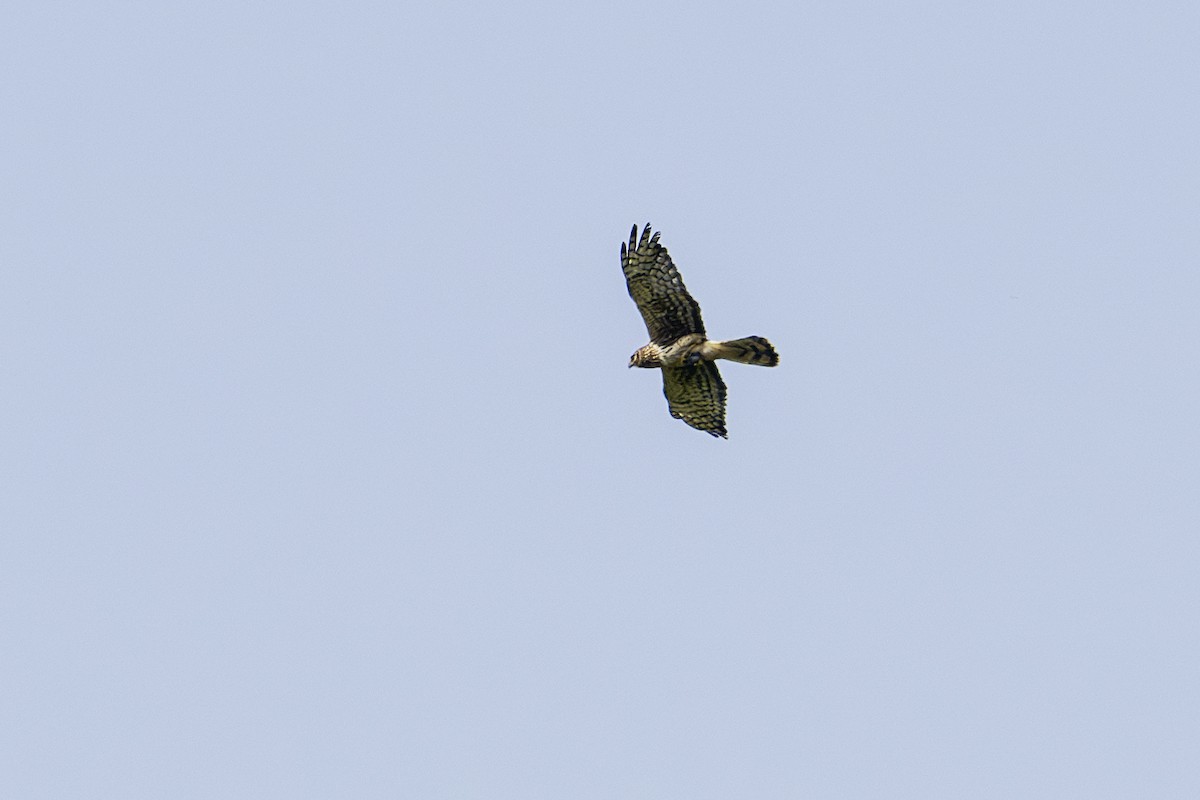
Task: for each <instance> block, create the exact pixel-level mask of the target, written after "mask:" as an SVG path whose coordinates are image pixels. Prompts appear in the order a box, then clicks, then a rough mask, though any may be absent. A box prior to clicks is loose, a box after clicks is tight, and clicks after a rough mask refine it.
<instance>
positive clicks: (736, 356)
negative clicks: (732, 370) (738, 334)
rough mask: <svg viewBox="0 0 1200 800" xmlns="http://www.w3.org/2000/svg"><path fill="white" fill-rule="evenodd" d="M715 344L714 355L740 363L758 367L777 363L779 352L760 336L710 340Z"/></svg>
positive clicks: (771, 365)
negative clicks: (721, 340) (718, 340)
mask: <svg viewBox="0 0 1200 800" xmlns="http://www.w3.org/2000/svg"><path fill="white" fill-rule="evenodd" d="M712 344H713V345H714V346H715V348H714V349H715V350H716V353H715V357H716V358H724V359H727V360H729V361H737V362H738V363H740V364H757V365H758V366H760V367H773V366H775V365H776V364H778V363H779V354H778V353H776V352H775V348H774V347H772V346H771V343H770V342H768V341H767V340H766V339H764V338H762V337H761V336H747V337H746V338H745V339H730V340H729V341H727V342H712Z"/></svg>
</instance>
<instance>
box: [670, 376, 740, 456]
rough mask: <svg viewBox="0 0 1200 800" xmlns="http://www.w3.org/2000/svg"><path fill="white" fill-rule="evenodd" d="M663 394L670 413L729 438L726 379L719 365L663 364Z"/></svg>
mask: <svg viewBox="0 0 1200 800" xmlns="http://www.w3.org/2000/svg"><path fill="white" fill-rule="evenodd" d="M662 374H663V394H665V395H666V396H667V405H668V406H670V409H671V416H672V417H675V419H681V420H683V421H684V422H686V423H687V424H688V425H691V426H692V427H693V428H695V429H696V430H700V431H705V432H706V433H710V434H712V435H713V436H723V437H725V438H726V439H728V438H729V433H728V432H727V431H726V430H725V381H723V380H721V373H720V372H719V371H718V370H717V365H716V364H714V363H713V362H711V361H701V362H699V363H697V364H696V365H695V366H691V367H663V370H662Z"/></svg>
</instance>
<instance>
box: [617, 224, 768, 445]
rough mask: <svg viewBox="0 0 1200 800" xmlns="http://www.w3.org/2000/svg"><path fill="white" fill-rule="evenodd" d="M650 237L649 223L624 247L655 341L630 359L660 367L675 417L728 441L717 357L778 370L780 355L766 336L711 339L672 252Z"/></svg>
mask: <svg viewBox="0 0 1200 800" xmlns="http://www.w3.org/2000/svg"><path fill="white" fill-rule="evenodd" d="M658 237H659V234H658V233H655V234H654V235H651V234H650V223H646V227H645V228H643V229H642V235H641V238H640V239H639V238H638V229H637V225H634V226H633V231H632V232H631V233H630V234H629V246H628V247H626V246H625V243H624V242H622V243H621V269H622V270H623V271H624V272H625V283H626V284H627V285H628V286H629V296H630V297H632V298H633V302H634V303H636V304H637V307H638V311H640V312H642V319H643V320H645V321H646V330H647V331H649V333H650V343H649V344H647V345H645V346H644V347H640V348H638V349H637V351H636V352H635V353H634V354H633V355H632V356H630V358H629V366H631V367H644V368H646V369H661V370H662V376H663V394H665V395H666V396H667V407H668V408H669V409H670V411H671V416H672V417H675V419H681V420H683V421H684V422H686V423H687V424H688V425H691V426H692V427H693V428H695V429H696V430H700V431H704V432H706V433H709V434H712V435H713V436H723V437H725V438H726V439H728V438H729V433H728V431H726V430H725V382H724V381H723V380H721V373H720V372H718V371H717V365H716V364H715V363H713V362H714V361H716V360H717V359H718V358H723V359H725V360H727V361H737V362H739V363H741V364H758V365H759V366H763V367H773V366H775V365H776V364H778V363H779V354H778V353H776V352H775V348H774V347H772V346H771V343H770V342H768V341H767V340H766V339H764V338H762V337H761V336H747V337H745V338H743V339H731V340H729V341H723V342H717V341H712V340H710V339H709V338H708V336H707V335H706V334H705V332H704V321H703V320H702V319H700V306H699V304H697V303H696V301H695V300H693V299H692V296H691V295H690V294H688V290H687V288H686V287H685V286H684V285H683V279H682V278H680V277H679V271H678V270H677V269H675V265H674V264H673V263H672V262H671V256H670V255H669V254H668V253H667V248H665V247H663V246H662V245H661V244H659V242H658Z"/></svg>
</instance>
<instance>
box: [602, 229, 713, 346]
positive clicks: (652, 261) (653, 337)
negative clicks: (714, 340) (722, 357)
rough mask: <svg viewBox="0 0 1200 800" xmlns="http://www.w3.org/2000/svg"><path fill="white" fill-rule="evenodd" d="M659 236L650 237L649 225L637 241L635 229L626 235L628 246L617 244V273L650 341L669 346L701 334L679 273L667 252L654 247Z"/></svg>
mask: <svg viewBox="0 0 1200 800" xmlns="http://www.w3.org/2000/svg"><path fill="white" fill-rule="evenodd" d="M658 237H659V234H657V233H656V234H654V235H653V236H651V235H650V224H649V223H646V227H645V228H644V229H643V230H642V236H641V239H640V240H639V239H638V229H637V225H634V226H633V231H632V232H631V233H630V234H629V246H628V247H626V246H625V244H624V243H623V242H622V243H621V269H622V270H624V272H625V283H626V284H627V285H628V286H629V296H630V297H632V298H633V302H635V303H637V307H638V311H641V312H642V319H644V320H645V321H646V330H648V331H649V332H650V341H652V342H655V343H657V344H670V343H671V342H673V341H675V340H676V339H678V338H679V337H680V336H685V335H687V334H689V333H699V334H704V321H703V320H702V319H701V318H700V306H699V305H698V304H697V303H696V301H695V300H693V299H692V296H691V295H690V294H688V290H687V287H685V286H684V285H683V279H682V278H680V277H679V270H677V269H675V265H674V264H673V263H672V262H671V256H670V254H669V253H667V248H665V247H663V246H662V245H661V244H659V243H658Z"/></svg>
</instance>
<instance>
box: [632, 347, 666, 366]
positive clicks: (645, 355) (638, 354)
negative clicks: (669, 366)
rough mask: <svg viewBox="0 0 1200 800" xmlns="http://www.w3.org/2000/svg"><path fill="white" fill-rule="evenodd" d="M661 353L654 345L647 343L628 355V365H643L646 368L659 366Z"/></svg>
mask: <svg viewBox="0 0 1200 800" xmlns="http://www.w3.org/2000/svg"><path fill="white" fill-rule="evenodd" d="M661 355H662V353H661V352H660V351H659V349H658V347H657V346H656V345H653V344H648V345H646V346H645V347H639V348H638V349H637V350H635V351H634V353H633V355H631V356H630V357H629V366H631V367H645V368H646V369H654V368H655V367H661V366H662V360H661V358H660V356H661Z"/></svg>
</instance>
